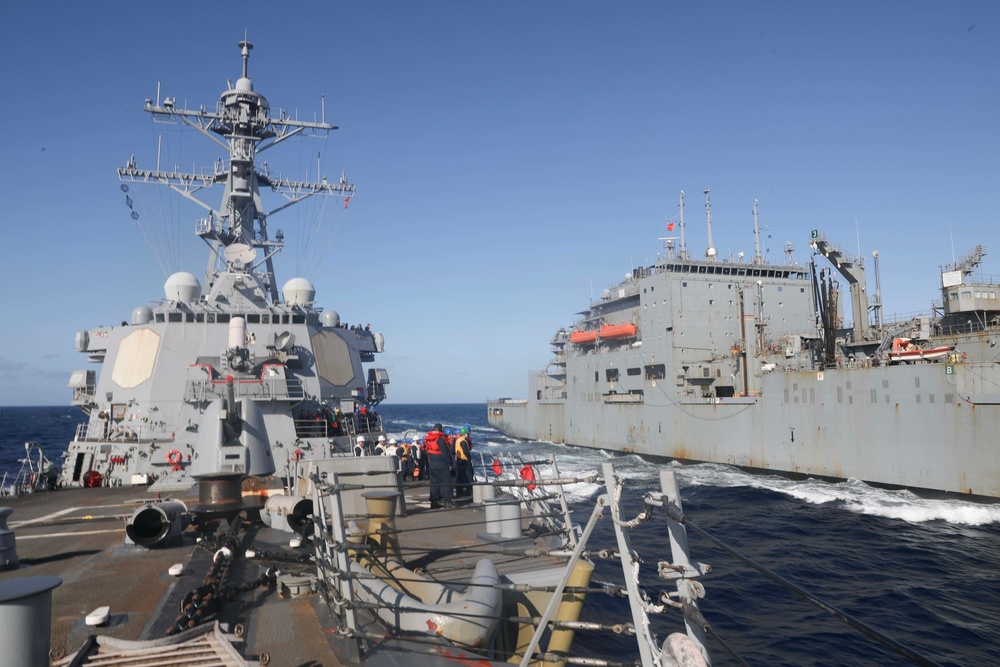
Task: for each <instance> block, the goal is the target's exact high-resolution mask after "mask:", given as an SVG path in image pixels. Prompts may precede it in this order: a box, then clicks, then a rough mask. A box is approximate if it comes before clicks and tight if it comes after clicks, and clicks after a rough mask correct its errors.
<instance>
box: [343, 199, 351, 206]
mask: <svg viewBox="0 0 1000 667" xmlns="http://www.w3.org/2000/svg"><path fill="white" fill-rule="evenodd" d="M350 201H351V198H350V197H347V198H345V199H344V208H347V205H348V204H349V203H350Z"/></svg>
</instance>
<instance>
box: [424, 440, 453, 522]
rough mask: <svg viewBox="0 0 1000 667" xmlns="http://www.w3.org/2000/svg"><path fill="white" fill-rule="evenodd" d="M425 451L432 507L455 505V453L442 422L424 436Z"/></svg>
mask: <svg viewBox="0 0 1000 667" xmlns="http://www.w3.org/2000/svg"><path fill="white" fill-rule="evenodd" d="M424 451H425V452H426V454H427V473H428V479H429V480H430V495H431V509H434V508H437V507H455V503H454V502H452V492H453V486H454V481H453V478H452V473H453V472H454V470H455V455H454V454H453V453H452V451H451V448H450V447H449V446H448V439H447V437H446V436H445V434H444V433H443V432H442V430H441V424H435V425H434V428H433V429H431V430H430V431H429V432H428V433H427V437H426V438H424Z"/></svg>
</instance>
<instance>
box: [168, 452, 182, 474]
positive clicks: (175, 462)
mask: <svg viewBox="0 0 1000 667" xmlns="http://www.w3.org/2000/svg"><path fill="white" fill-rule="evenodd" d="M183 460H184V457H183V456H181V453H180V452H179V451H177V450H176V449H171V450H170V451H169V452H167V462H168V463H170V465H172V466H173V469H174V470H180V469H181V461H183Z"/></svg>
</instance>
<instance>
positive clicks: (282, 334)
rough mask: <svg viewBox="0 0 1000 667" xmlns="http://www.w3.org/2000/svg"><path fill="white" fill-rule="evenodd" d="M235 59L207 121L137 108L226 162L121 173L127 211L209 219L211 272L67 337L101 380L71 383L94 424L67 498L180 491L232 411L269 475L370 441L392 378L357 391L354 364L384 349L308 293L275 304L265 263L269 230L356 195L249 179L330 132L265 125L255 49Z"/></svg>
mask: <svg viewBox="0 0 1000 667" xmlns="http://www.w3.org/2000/svg"><path fill="white" fill-rule="evenodd" d="M240 46H241V48H242V51H243V72H242V76H241V77H240V78H239V79H238V80H237V81H236V83H235V85H232V84H230V85H229V86H228V89H227V90H225V91H224V92H223V93H222V95H221V97H220V99H219V101H218V103H217V105H216V106H215V108H214V109H206V108H205V107H204V106H203V107H201V108H200V109H195V110H191V109H182V108H179V107H178V106H177V105H176V104H175V100H174V99H173V98H170V97H166V98H165V99H163V100H162V101H160V100H159V99H157V100H156V101H155V102H154V101H153V100H149V99H147V100H146V104H145V110H146V111H147V112H149V113H150V114H151V115H152V116H153V119H154V121H155V122H159V123H172V124H179V125H182V126H187V127H190V128H193V129H195V130H197V131H198V132H199V133H200V134H202V135H204V136H205V137H207V138H209V139H211V140H212V141H214V142H215V143H216V144H218V145H219V146H220V147H221V148H222V149H223V150H224V151H225V152H226V154H225V158H220V159H218V161H217V162H216V163H215V165H214V166H212V167H209V168H208V169H207V170H204V171H202V172H200V173H184V172H181V171H178V170H176V169H173V170H169V171H166V170H161V169H159V166H157V168H156V169H152V170H150V169H142V168H140V167H139V166H138V165H137V162H136V159H135V157H134V156H133V157H132V159H130V160H129V161H128V163H127V165H126V166H125V167H123V168H121V169H119V170H118V175H119V178H120V180H121V181H122V186H121V189H122V190H123V191H124V193H125V196H126V202H127V203H128V204H129V206H130V208H131V207H132V198H131V196H130V194H134V193H130V192H129V188H130V185H131V187H132V188H135V187H137V184H155V185H161V186H165V187H168V188H170V189H171V190H173V191H175V192H176V193H178V194H179V195H181V196H183V197H184V198H186V199H188V200H190V201H193V202H196V203H197V204H198V205H199V206H201V207H202V208H204V210H205V211H206V215H205V216H204V217H203V218H201V219H200V220H197V222H196V223H195V232H196V234H197V235H198V236H199V237H200V238H201V239H203V240H204V241H205V243H206V244H207V245H208V246H209V248H210V251H209V258H208V266H207V268H206V270H205V274H204V282H203V283H202V282H201V281H199V280H198V278H197V277H195V276H194V275H193V274H191V273H187V272H179V273H174V274H173V275H171V276H170V277H169V278H168V279H167V281H166V283H165V285H164V292H165V294H164V297H163V298H162V299H161V300H160V301H159V303H157V304H156V305H154V306H153V307H147V306H145V305H142V306H138V307H137V308H135V309H134V310H133V311H132V313H131V317H130V320H129V321H123V322H122V324H121V326H110V327H109V326H100V327H97V328H94V329H90V330H85V331H80V332H79V333H77V336H76V349H77V351H78V352H81V353H83V354H85V355H86V356H87V358H88V360H89V361H91V362H96V363H99V364H101V365H102V369H103V370H102V372H100V374H98V373H97V372H96V371H95V370H79V371H75V372H73V373H72V376H71V379H70V382H69V386H70V388H71V389H72V390H73V404H74V405H76V406H78V407H79V408H80V409H81V410H83V412H84V413H86V414H87V415H88V421H87V422H85V423H82V424H80V427H79V428H78V430H77V432H76V436H75V438H74V439H73V441H72V442H71V443H70V444H69V448H68V451H67V452H66V454H65V460H64V462H63V465H62V473H61V479H60V482H61V485H62V486H79V485H83V484H86V483H88V480H89V483H91V484H104V485H108V484H110V485H119V484H126V485H127V484H133V483H138V484H144V483H149V482H150V481H153V480H155V479H157V478H161V477H164V476H166V475H171V474H173V475H174V476H175V477H183V475H185V474H186V473H187V472H188V468H189V466H190V464H191V462H192V459H193V458H196V457H197V455H198V454H197V453H198V450H199V448H200V447H210V446H212V445H213V444H214V440H216V439H217V438H218V437H219V433H218V425H219V423H220V413H221V414H223V415H224V414H225V413H226V411H227V410H233V409H236V406H239V409H240V410H243V411H244V412H246V413H248V414H247V415H244V416H245V417H249V419H250V420H251V421H252V422H253V423H254V425H255V428H256V429H259V431H260V434H259V435H260V437H261V439H262V440H267V441H269V442H270V443H271V449H272V452H273V455H274V457H275V462H276V464H277V467H278V469H279V470H282V469H284V468H285V467H286V466H287V465H288V464H289V462H294V461H297V460H300V459H309V458H313V457H316V456H326V455H329V454H330V453H332V452H335V451H345V450H346V451H350V449H351V447H350V441H351V440H353V439H354V438H356V437H357V436H358V435H361V436H362V437H376V436H377V434H378V433H380V429H381V424H380V421H379V418H378V415H377V413H376V412H374V410H373V408H374V407H375V406H376V405H378V403H379V402H380V401H381V400H383V399H384V397H385V385H386V384H388V382H389V378H388V374H387V373H386V371H385V370H384V369H379V368H368V369H367V377H366V376H365V368H364V367H363V365H362V364H364V363H369V362H373V361H374V359H375V354H376V353H379V352H381V351H382V350H383V338H382V336H381V334H378V333H373V332H371V331H370V330H367V329H361V328H360V327H354V328H346V327H345V326H343V325H342V324H341V321H340V316H339V314H338V313H337V312H336V311H333V310H323V309H321V308H319V307H317V306H316V305H315V303H314V302H315V289H314V288H313V285H312V284H311V283H310V282H309V281H308V280H306V279H305V278H301V277H297V278H292V279H291V280H289V281H287V282H286V283H284V285H283V286H282V289H281V292H280V294H279V291H278V283H277V282H276V277H275V273H274V266H273V259H274V256H275V255H276V254H277V253H278V252H279V251H280V250H281V249H282V247H283V245H284V243H283V239H284V235H283V233H282V231H281V230H280V229H279V230H277V232H276V233H274V234H273V237H272V235H271V234H270V233H269V226H268V223H269V222H270V217H271V216H272V215H274V214H275V213H277V212H279V211H283V210H284V209H286V208H288V207H290V206H292V205H294V204H297V203H299V202H301V201H303V200H305V199H307V198H310V197H338V198H349V197H350V196H351V195H352V194H354V191H355V188H354V186H353V185H351V184H349V183H348V182H347V180H346V179H345V178H344V177H341V178H340V179H339V180H338V181H336V182H328V181H327V179H326V178H325V177H324V178H322V179H320V180H318V181H316V182H309V181H300V180H292V179H289V178H285V177H282V176H280V175H277V174H274V173H272V172H271V169H270V168H269V167H268V166H267V164H266V163H264V165H263V167H262V168H259V167H258V165H257V157H258V155H259V154H260V153H262V152H264V151H266V150H268V149H270V148H272V147H274V146H277V145H279V144H281V143H282V142H284V141H285V140H287V139H290V138H293V137H296V136H319V137H323V136H326V135H328V134H329V133H330V132H331V131H332V130H335V129H336V127H335V126H334V125H331V124H329V123H327V122H326V120H325V109H324V114H323V116H322V117H321V118H320V119H319V120H318V121H315V122H310V121H305V120H298V119H296V118H292V117H291V116H289V114H288V113H287V112H285V111H283V110H281V111H279V112H278V113H277V114H273V115H272V113H271V108H270V105H269V103H268V101H267V99H266V98H265V97H264V96H263V95H262V94H260V93H259V92H257V91H255V90H254V86H253V83H252V81H251V80H250V78H249V77H248V75H247V64H248V59H249V54H250V49H251V48H252V46H251V45H250V44H249V43H247V42H243V43H241V45H240ZM157 97H159V92H158V93H157ZM212 186H222V198H221V201H220V202H218V203H217V207H216V206H213V205H211V204H209V203H205V202H203V201H201V200H200V199H199V198H198V195H201V194H203V193H204V192H205V191H208V190H209V189H211V187H212ZM139 187H142V186H141V185H139ZM265 194H270V196H271V197H274V199H275V201H276V205H275V207H274V208H273V210H270V211H267V210H265V201H266V198H265V197H264V195H265ZM138 215H139V214H138V213H137V212H136V211H135V210H134V209H133V213H132V217H133V218H136V219H138ZM251 413H252V414H251ZM206 442H207V444H206Z"/></svg>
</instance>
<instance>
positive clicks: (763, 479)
mask: <svg viewBox="0 0 1000 667" xmlns="http://www.w3.org/2000/svg"><path fill="white" fill-rule="evenodd" d="M381 413H382V416H383V419H384V421H385V425H386V428H387V429H388V430H389V431H391V432H392V433H393V434H395V435H397V436H403V435H405V434H406V433H407V432H410V431H420V432H426V431H427V430H428V429H429V427H430V426H431V425H433V424H434V423H435V422H441V423H442V424H444V425H445V426H446V427H459V426H462V425H465V424H468V425H470V426H471V432H472V436H473V440H474V443H475V447H474V453H475V452H484V453H486V454H506V453H520V454H521V455H522V456H524V457H530V458H538V457H542V456H546V455H548V454H549V453H555V454H556V455H557V458H558V465H559V468H560V472H561V473H562V475H563V476H571V475H582V474H585V473H588V472H592V473H596V472H597V471H598V470H599V469H600V465H601V463H603V462H605V461H607V460H609V459H612V460H613V462H614V464H615V466H616V468H617V469H618V471H619V473H620V474H621V475H622V477H623V478H624V479H625V480H626V483H627V494H629V496H630V497H631V498H635V499H639V498H641V496H642V494H643V493H644V492H646V491H655V490H658V489H657V487H658V474H659V469H660V465H664V464H654V463H650V462H647V461H645V460H643V459H642V458H640V457H638V456H633V455H626V456H612V455H609V454H606V453H604V452H600V451H595V450H587V449H579V448H571V447H565V446H562V445H553V444H551V443H544V442H523V441H517V440H512V439H510V438H507V437H505V436H502V435H501V434H499V433H498V432H496V431H495V430H493V429H492V428H490V427H489V425H488V424H487V422H486V410H485V407H484V406H483V405H482V404H471V405H392V404H388V405H383V406H382V408H381ZM79 421H82V415H81V414H80V413H79V412H78V411H76V410H75V409H73V408H62V407H60V408H0V478H2V476H3V474H4V472H9V473H10V474H14V473H16V472H17V469H18V467H19V466H20V463H19V462H18V459H20V458H23V456H24V442H25V441H28V440H37V441H40V442H42V443H43V445H44V446H45V451H46V453H47V454H48V455H49V456H50V457H52V458H56V459H57V458H58V455H59V453H60V452H61V451H63V450H64V449H65V446H66V443H67V442H68V441H69V439H70V438H71V436H72V434H73V431H74V429H75V428H76V424H77V423H78V422H79ZM674 467H675V468H676V470H677V474H678V480H679V482H680V484H681V489H682V490H681V495H682V499H683V503H684V510H685V513H686V514H687V515H688V517H689V518H690V519H691V520H692V521H694V522H695V523H696V524H697V525H698V526H700V527H701V528H703V529H704V530H706V531H707V532H709V533H711V534H712V535H713V536H714V537H716V538H717V539H719V540H721V541H723V542H725V543H726V544H728V545H730V546H732V547H734V548H736V549H738V550H739V551H741V552H742V553H744V554H745V555H747V556H749V557H750V558H752V559H753V560H755V561H756V562H758V563H761V564H763V565H765V566H767V567H769V568H771V569H773V570H775V571H777V572H778V574H780V575H781V576H782V577H785V578H786V579H788V580H790V581H792V582H793V583H795V584H797V585H799V586H801V587H803V588H805V589H807V590H808V591H809V592H810V593H812V594H813V595H815V596H817V597H819V598H821V599H822V600H824V601H825V602H827V603H829V604H831V605H833V606H835V607H837V608H839V609H841V610H843V611H844V612H846V613H848V614H850V615H852V616H854V617H855V618H857V619H859V620H860V621H862V622H864V623H866V624H868V625H870V626H873V627H874V628H876V629H878V630H879V631H881V632H883V633H884V634H886V635H889V636H890V637H892V638H893V639H894V640H896V641H898V642H900V643H902V644H905V645H906V646H908V647H910V648H911V649H913V650H914V651H917V652H918V653H920V654H921V655H923V656H924V657H925V658H927V659H928V660H929V661H931V662H932V663H937V664H940V665H947V666H949V667H958V666H959V665H961V666H963V667H967V666H970V665H983V666H987V665H998V664H1000V504H997V505H982V504H976V503H969V502H963V501H954V500H928V499H922V498H918V497H916V496H914V495H913V494H911V493H909V492H905V491H886V490H881V489H875V488H872V487H869V486H866V485H865V484H862V483H860V482H857V481H845V482H840V483H829V482H820V481H812V480H806V481H790V480H787V479H784V478H781V477H776V476H759V475H749V474H747V473H744V472H742V471H739V470H736V469H734V468H730V467H728V466H720V465H713V464H701V465H689V466H677V465H675V466H674ZM567 490H568V493H569V498H570V500H571V501H572V503H573V505H574V508H575V510H576V511H575V515H574V516H575V518H576V519H577V520H578V521H581V522H585V521H586V519H587V518H588V517H589V516H590V511H591V508H592V501H593V499H594V498H595V497H596V496H597V495H598V493H599V490H598V488H597V487H596V486H595V485H591V484H586V483H580V484H575V485H572V486H571V487H568V489H567ZM636 507H638V506H637V505H636ZM609 523H610V522H608V521H604V522H601V523H600V524H599V526H598V529H597V530H596V531H595V533H594V535H593V536H592V538H591V541H590V547H591V548H592V549H599V548H604V547H607V548H614V547H615V546H616V545H615V539H614V534H613V531H612V529H611V528H610V526H609V525H608V524H609ZM689 542H690V550H691V552H692V557H693V558H694V559H695V560H697V561H700V562H702V563H707V564H710V565H711V566H712V572H711V573H710V574H709V575H707V576H706V577H704V578H702V580H701V581H702V583H703V585H704V586H705V589H706V596H705V598H704V599H703V600H702V601H701V604H700V607H701V610H702V612H703V613H704V615H705V617H706V619H707V620H708V622H709V623H711V624H712V626H713V627H714V628H715V631H716V632H717V633H718V634H719V635H720V636H721V637H722V638H723V639H724V640H725V641H726V642H727V643H728V644H729V645H730V646H732V647H733V648H735V649H736V650H737V651H738V652H739V654H740V655H741V657H742V658H743V660H745V661H746V662H747V663H748V664H750V665H761V666H763V665H769V666H775V665H788V666H800V665H801V666H805V665H811V666H817V667H820V666H823V667H826V666H829V667H839V666H844V665H863V666H873V667H874V666H896V665H909V664H913V663H911V662H910V661H908V660H906V659H905V658H903V657H901V656H898V655H897V654H895V653H893V652H891V651H889V650H888V649H884V648H882V647H881V646H879V645H878V644H875V643H874V642H873V641H871V640H869V639H867V638H866V637H865V636H863V635H861V634H860V633H858V632H856V631H854V630H852V629H851V628H849V627H847V626H846V625H844V624H842V623H841V622H840V621H838V620H836V619H834V618H832V617H830V616H829V615H828V614H826V613H825V612H823V611H821V610H820V609H818V608H817V607H815V606H813V605H812V604H810V603H808V602H806V601H805V600H802V599H801V598H799V597H797V596H795V595H793V594H791V593H789V592H787V591H786V590H785V589H783V588H782V587H780V586H778V585H777V584H775V583H773V582H771V581H770V580H768V579H766V578H765V577H763V576H761V575H759V574H757V573H756V572H755V571H754V570H752V569H751V568H749V567H748V566H746V565H743V564H742V563H740V562H739V561H738V560H736V559H735V558H734V557H732V556H730V555H729V554H727V553H726V552H725V551H723V550H721V549H719V548H718V547H716V546H715V545H713V544H712V543H711V542H709V541H707V540H705V539H704V538H702V537H700V536H698V535H696V534H694V533H691V532H689ZM633 547H634V548H635V549H636V551H637V552H638V553H639V554H640V556H641V557H642V558H643V562H644V565H643V576H642V579H641V581H642V584H643V586H644V588H645V590H646V591H647V592H648V593H649V595H650V597H653V598H655V596H656V595H658V594H659V592H660V591H663V590H673V587H672V584H670V582H666V581H661V580H658V579H657V578H656V575H655V568H656V562H657V561H658V560H663V559H667V558H668V557H669V545H668V543H667V539H666V534H665V524H663V523H661V522H658V521H656V520H653V521H650V522H648V523H647V524H646V525H644V526H643V527H642V528H641V529H640V530H639V531H637V532H636V534H635V535H634V536H633ZM595 579H599V580H602V581H620V580H621V568H620V566H619V565H618V563H617V562H616V561H610V560H608V561H598V562H597V571H596V573H595ZM589 602H591V603H595V604H592V605H588V613H589V615H590V616H589V618H590V620H600V621H601V622H603V623H613V622H626V621H628V620H629V611H628V605H627V603H626V601H624V600H622V599H619V598H599V597H596V596H592V597H591V598H590V600H589ZM654 627H655V628H656V630H657V633H658V636H659V637H660V638H661V639H662V638H664V637H665V636H666V634H668V633H669V632H672V631H675V630H677V629H679V628H680V627H681V620H680V618H679V616H678V615H677V614H676V613H674V612H670V613H668V614H667V615H665V616H663V617H660V618H657V619H656V620H655V623H654ZM575 646H576V651H575V652H576V653H578V654H580V655H595V656H602V657H608V658H612V659H623V658H624V657H625V656H630V657H634V648H633V646H634V644H633V643H632V642H631V641H630V640H628V639H623V638H620V637H616V636H610V637H609V636H608V635H605V634H601V635H596V634H591V633H579V634H578V638H577V643H576V645H575ZM709 650H710V652H711V654H712V659H713V664H714V665H715V666H716V667H722V666H727V667H728V666H729V665H738V664H740V663H739V662H738V661H736V660H735V659H733V658H731V657H730V656H729V655H728V654H726V653H725V651H724V650H723V649H722V648H721V646H720V645H719V644H718V643H717V642H715V641H714V640H711V639H710V640H709Z"/></svg>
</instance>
